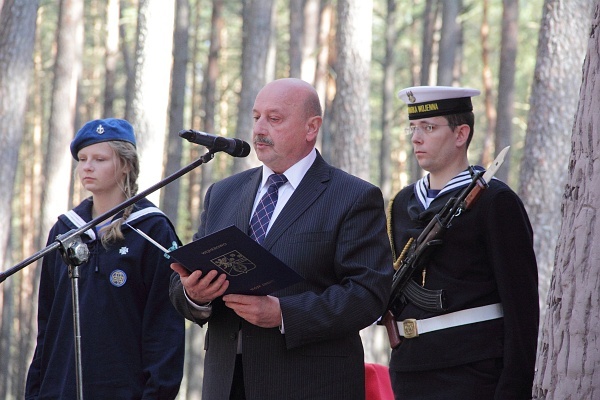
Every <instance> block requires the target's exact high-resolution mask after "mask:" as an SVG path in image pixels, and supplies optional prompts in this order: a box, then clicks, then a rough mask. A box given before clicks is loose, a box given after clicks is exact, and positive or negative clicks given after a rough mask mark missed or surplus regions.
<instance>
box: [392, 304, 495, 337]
mask: <svg viewBox="0 0 600 400" xmlns="http://www.w3.org/2000/svg"><path fill="white" fill-rule="evenodd" d="M503 315H504V314H503V312H502V304H500V303H496V304H490V305H487V306H482V307H475V308H469V309H467V310H460V311H456V312H453V313H449V314H444V315H439V316H437V317H431V318H426V319H412V318H411V319H405V320H404V321H397V324H398V331H399V332H400V336H404V338H405V339H412V338H415V337H417V336H419V335H422V334H423V333H427V332H433V331H439V330H441V329H447V328H453V327H455V326H460V325H467V324H474V323H476V322H482V321H489V320H491V319H497V318H502V316H503Z"/></svg>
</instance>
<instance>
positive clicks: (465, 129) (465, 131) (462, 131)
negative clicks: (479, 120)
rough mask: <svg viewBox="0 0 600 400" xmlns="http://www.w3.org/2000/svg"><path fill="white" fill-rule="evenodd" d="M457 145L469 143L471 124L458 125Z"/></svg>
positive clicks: (456, 130)
mask: <svg viewBox="0 0 600 400" xmlns="http://www.w3.org/2000/svg"><path fill="white" fill-rule="evenodd" d="M455 132H456V147H461V146H463V145H465V144H466V143H467V140H469V134H470V133H471V128H469V125H467V124H462V125H459V126H457V127H456V129H455Z"/></svg>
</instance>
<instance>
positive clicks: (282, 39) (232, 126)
mask: <svg viewBox="0 0 600 400" xmlns="http://www.w3.org/2000/svg"><path fill="white" fill-rule="evenodd" d="M597 17H598V2H597V0H595V1H590V0H530V1H521V2H519V1H518V0H455V1H454V0H244V1H237V0H212V1H208V0H137V1H136V0H121V1H119V0H108V1H100V0H85V1H84V0H60V1H49V0H48V1H44V0H40V1H37V0H0V144H1V145H2V152H1V153H0V184H1V185H2V188H3V191H2V193H0V259H1V260H2V263H3V267H2V268H0V270H2V271H6V270H9V268H11V266H15V265H18V268H17V269H18V272H16V273H14V274H12V272H15V271H14V268H13V269H11V270H9V271H10V272H11V274H10V275H8V276H7V275H3V276H2V278H3V283H2V287H1V290H0V313H1V314H0V315H1V318H0V359H1V360H2V362H1V363H0V397H2V398H4V399H13V398H22V397H23V387H24V382H25V375H26V371H27V368H28V365H29V362H30V360H31V355H32V351H33V348H34V345H35V335H36V332H37V327H36V307H37V287H38V279H39V263H38V262H37V260H36V261H35V262H31V264H27V265H23V264H24V262H23V260H25V263H27V261H28V259H30V258H31V256H32V255H33V256H34V257H33V258H35V254H38V252H39V251H41V250H42V249H43V248H44V247H45V243H46V239H47V238H46V235H47V232H48V230H49V228H50V226H51V225H52V224H53V223H54V221H55V220H56V217H57V216H58V215H59V214H61V213H63V212H65V211H67V210H69V209H70V208H72V206H73V205H76V204H78V203H79V202H80V201H81V200H82V199H83V198H84V197H85V196H87V195H89V194H88V193H85V192H84V191H83V190H82V188H81V186H80V185H79V183H78V182H77V180H76V179H74V174H73V168H74V164H73V160H72V158H71V155H70V153H69V151H68V147H69V143H70V141H71V139H72V138H73V135H74V133H75V132H76V131H77V129H78V128H79V127H80V126H81V125H82V124H83V123H85V122H86V121H88V120H91V119H96V118H104V117H118V118H126V119H128V120H129V121H131V122H132V124H133V125H134V127H135V130H136V134H137V138H138V149H139V151H140V155H141V170H142V173H141V176H140V181H139V184H140V185H139V186H140V190H144V189H147V188H149V187H150V186H152V185H154V184H156V183H157V182H159V181H160V180H161V179H162V178H164V177H165V176H168V175H170V174H172V173H173V172H175V171H178V170H179V169H180V168H182V167H184V166H186V165H188V164H189V163H191V162H192V161H194V160H196V159H197V158H198V157H199V156H201V155H202V154H203V153H204V149H203V148H202V147H201V146H197V145H193V144H192V145H190V143H187V142H184V141H183V140H182V139H181V138H180V137H179V136H178V135H177V133H178V132H179V131H180V130H183V129H195V130H200V131H205V132H208V133H212V134H216V135H222V136H227V137H237V138H240V139H243V140H246V141H248V142H250V141H251V139H250V138H251V130H252V116H251V108H252V103H253V101H254V97H255V96H256V93H257V92H258V90H259V89H260V88H261V87H262V86H263V85H264V84H265V83H267V82H269V81H271V80H273V79H276V78H281V77H289V76H291V77H298V78H302V79H304V80H306V81H308V82H310V83H311V84H313V85H314V86H315V88H316V89H317V91H318V92H319V94H320V96H321V99H322V103H323V108H324V110H325V119H324V125H323V128H322V130H321V133H320V138H319V143H318V146H317V147H318V148H319V150H320V151H321V153H322V154H323V156H324V157H325V158H326V159H327V160H328V161H329V162H330V163H332V164H333V165H335V166H338V167H340V168H342V169H344V170H346V171H348V172H350V173H353V174H355V175H358V176H360V177H362V178H364V179H366V180H368V181H370V182H372V183H374V184H376V185H377V186H379V187H381V189H382V191H383V193H384V197H385V199H386V200H389V199H390V198H391V197H392V196H393V194H394V193H396V192H397V191H398V190H399V189H400V188H402V187H403V186H404V185H406V184H408V183H410V182H412V181H414V180H416V179H418V178H419V177H420V176H422V173H423V172H422V171H421V170H420V169H419V168H418V165H417V164H416V162H415V160H414V157H412V153H411V145H410V141H409V140H408V137H407V136H406V135H405V134H404V128H405V127H406V125H407V115H406V109H405V106H404V104H402V102H401V101H400V100H398V99H397V98H396V96H395V94H396V93H397V91H398V90H400V89H402V88H404V87H408V86H415V85H448V86H452V85H460V86H468V87H474V88H478V89H480V90H481V92H482V93H481V96H479V97H476V98H474V99H473V100H474V108H475V112H476V129H475V137H474V140H473V143H472V144H471V146H470V149H469V158H470V160H471V162H472V163H474V164H481V165H484V166H486V165H488V164H489V163H490V162H491V160H492V159H493V157H494V154H496V153H497V152H498V151H499V150H500V149H502V148H503V147H505V146H507V145H510V146H511V151H510V153H509V156H510V157H509V159H508V160H507V161H506V162H505V164H504V165H503V167H502V168H501V170H500V171H499V173H498V174H497V176H498V177H499V178H500V179H503V180H504V181H506V182H507V183H509V185H510V186H511V187H513V189H515V191H517V192H518V193H519V194H520V195H521V197H522V199H523V201H524V203H525V205H526V207H527V210H528V212H529V215H530V218H531V221H532V225H533V227H534V231H535V243H536V255H537V257H538V263H539V274H540V307H541V310H542V315H543V316H544V315H545V312H546V309H547V308H548V305H547V301H546V299H547V297H549V296H548V292H549V288H550V284H551V282H552V280H553V278H552V273H553V268H554V265H555V262H556V260H559V259H560V257H559V255H558V254H557V255H555V249H556V248H557V240H559V234H560V232H561V218H562V217H564V215H563V214H562V213H561V209H564V208H565V203H564V201H565V198H566V197H567V196H566V195H565V191H566V188H567V187H568V185H567V186H565V185H566V184H567V178H568V176H567V175H568V174H567V172H570V171H571V170H569V169H568V167H569V166H573V165H574V162H573V159H572V160H571V162H570V161H569V156H570V155H571V156H573V154H572V151H570V150H571V149H572V147H573V146H574V145H573V146H572V143H571V142H570V141H571V135H572V133H573V134H574V135H575V126H576V124H575V122H576V120H575V117H576V111H578V104H579V106H580V107H581V103H578V102H580V87H581V86H582V85H581V84H582V79H584V80H585V73H582V72H584V71H582V69H584V67H582V66H585V64H584V59H586V49H587V50H588V57H590V49H591V50H594V51H595V53H592V56H593V57H595V60H596V62H597V58H598V54H596V53H597V46H596V48H593V46H592V44H590V43H592V42H591V41H592V40H595V41H596V43H597V41H598V38H597V37H596V36H594V35H595V34H596V28H597ZM574 22H576V23H574ZM590 65H591V66H594V65H595V64H594V63H593V62H592V63H591V64H590ZM590 68H591V67H590ZM159 160H162V162H160V161H159ZM255 165H258V160H257V159H256V157H255V156H254V154H251V155H250V156H249V157H247V158H243V159H242V158H235V159H234V158H232V157H230V156H228V155H226V154H224V153H217V155H216V157H215V159H214V160H213V161H212V162H210V163H207V164H204V165H202V166H201V167H199V168H196V169H194V170H193V171H192V172H190V173H189V174H186V175H185V176H183V177H182V178H180V179H178V180H176V181H174V182H173V183H170V184H169V185H167V186H165V187H164V188H162V189H161V190H160V191H157V192H155V193H153V194H151V195H150V196H149V198H150V199H151V200H153V201H155V202H156V203H158V204H160V207H161V208H162V209H163V210H164V211H165V212H166V213H167V214H168V215H169V216H170V218H171V219H172V221H173V222H174V224H175V225H176V227H177V231H178V234H179V235H180V237H181V239H182V241H183V242H184V243H187V242H189V241H190V240H191V236H192V234H193V232H194V231H195V230H196V228H197V226H198V221H199V215H200V212H201V209H202V200H203V194H204V192H205V191H206V189H207V188H208V186H209V185H210V184H211V183H212V182H214V181H216V180H219V179H222V178H224V177H226V176H229V175H231V174H233V173H235V172H237V171H240V170H243V169H246V168H248V167H250V166H255ZM561 202H562V204H561ZM564 240H568V238H567V239H564ZM592 260H593V257H592ZM565 263H567V261H565ZM592 284H597V282H595V283H592ZM592 290H593V287H592ZM596 292H597V289H596ZM595 300H597V298H595ZM542 318H544V317H542ZM586 318H587V317H586V316H585V315H583V316H582V320H581V321H580V322H581V324H582V325H584V326H586V327H588V328H586V329H585V331H584V332H583V333H582V332H580V335H585V334H586V333H588V332H589V331H590V329H589V324H588V322H589V321H588V320H587V319H586ZM543 320H544V319H542V321H543ZM596 331H597V329H596V330H594V334H597V332H596ZM542 332H545V334H547V335H549V336H550V337H551V336H552V335H553V332H554V330H553V328H552V326H549V327H546V328H545V330H543V331H541V334H540V341H541V347H540V348H541V349H543V350H544V351H540V356H539V361H538V362H541V361H543V362H547V361H548V359H549V358H552V357H551V355H552V347H551V346H550V345H551V344H552V340H551V339H548V338H546V340H544V339H543V338H542ZM203 335H204V332H203V330H202V329H201V328H199V327H198V326H194V325H192V324H188V325H187V335H186V363H185V376H184V382H183V385H182V389H181V392H180V395H179V398H181V399H197V398H200V394H199V393H200V390H201V380H202V379H201V377H202V359H203V343H202V342H203ZM362 336H363V342H364V345H365V361H369V362H378V363H382V364H386V363H387V361H388V358H389V346H388V343H387V337H386V335H385V332H384V329H383V328H382V327H377V326H374V327H370V328H367V329H365V330H364V331H363V332H362ZM594 337H595V336H594ZM548 342H551V343H550V345H549V344H548ZM594 343H595V341H594ZM83 351H85V350H83ZM560 351H561V350H560V349H559V350H556V352H558V353H559V352H560ZM565 351H568V348H567V349H566V350H565ZM594 355H595V357H590V358H589V359H587V362H588V364H589V363H591V365H592V366H597V365H598V360H599V359H600V357H598V355H597V351H596V352H595V353H594ZM555 363H556V362H552V363H548V365H550V364H552V365H555ZM544 365H546V364H544ZM586 366H587V364H586ZM538 371H540V372H539V373H538V374H537V376H536V387H534V391H535V392H536V393H537V395H538V396H539V398H542V397H544V398H546V397H545V396H547V398H551V396H550V393H552V391H553V390H555V389H553V388H551V387H549V386H550V385H549V382H550V380H549V378H548V377H546V374H550V375H552V377H553V378H554V377H556V376H561V375H563V374H566V375H569V374H570V375H571V376H570V377H571V380H566V382H569V383H570V384H572V385H574V386H578V389H576V390H582V389H581V387H582V385H581V384H579V385H577V384H575V383H573V382H574V381H579V382H581V381H584V382H587V387H588V390H589V387H590V386H591V387H592V390H593V388H594V387H596V386H598V385H600V383H599V382H597V381H598V379H595V368H592V369H591V370H590V369H589V368H587V369H586V368H584V367H582V368H580V369H579V370H578V372H576V373H573V372H572V371H570V370H569V368H564V369H563V370H562V371H561V370H560V369H556V368H552V369H550V368H541V366H538ZM573 374H574V375H575V376H573ZM583 387H586V385H583ZM596 390H598V389H597V387H596ZM557 398H567V397H557ZM573 398H576V397H573ZM581 398H584V397H581Z"/></svg>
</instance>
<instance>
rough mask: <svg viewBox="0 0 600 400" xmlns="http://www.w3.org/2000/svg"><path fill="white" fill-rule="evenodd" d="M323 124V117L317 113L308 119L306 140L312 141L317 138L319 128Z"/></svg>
mask: <svg viewBox="0 0 600 400" xmlns="http://www.w3.org/2000/svg"><path fill="white" fill-rule="evenodd" d="M322 124H323V118H322V117H321V116H319V115H315V116H314V117H310V118H309V119H308V121H306V128H307V129H306V140H307V141H309V142H311V141H313V140H315V139H316V138H317V134H318V133H319V129H321V125H322Z"/></svg>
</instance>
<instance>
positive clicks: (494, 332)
mask: <svg viewBox="0 0 600 400" xmlns="http://www.w3.org/2000/svg"><path fill="white" fill-rule="evenodd" d="M478 94H479V91H478V90H474V89H466V88H455V87H427V86H421V87H413V88H408V89H404V90H402V91H400V93H399V97H400V98H401V99H402V100H403V101H405V102H406V103H407V106H408V113H409V121H410V125H409V127H408V128H407V133H409V134H410V135H411V139H412V144H413V148H414V154H415V156H416V158H417V160H418V162H419V165H420V166H421V168H423V169H424V170H425V171H427V172H428V174H427V175H426V176H425V177H423V178H422V179H420V180H419V181H417V182H416V183H413V184H412V185H409V186H407V187H405V188H404V189H402V190H401V191H400V192H399V193H398V194H397V195H396V196H395V198H394V199H393V201H392V204H391V208H390V218H391V224H390V227H391V229H390V230H391V232H390V233H391V237H392V244H393V247H394V251H395V254H396V255H398V254H399V253H400V252H401V251H402V249H403V248H404V246H405V245H406V243H407V242H408V240H409V239H410V238H415V239H416V238H417V237H418V236H419V233H420V232H421V231H422V230H423V228H424V227H425V226H426V225H427V224H428V223H429V221H430V220H431V218H432V217H433V216H434V215H435V214H436V213H438V212H439V211H440V210H441V209H442V207H443V206H444V205H445V204H446V202H447V201H448V200H449V199H450V198H451V197H453V196H457V195H458V193H459V192H460V191H461V190H462V189H464V188H465V186H467V185H468V184H469V183H470V182H471V180H472V174H473V173H474V171H476V170H478V169H482V168H481V167H473V168H470V167H469V163H468V160H467V148H468V145H469V142H470V141H471V137H472V135H473V125H474V122H473V121H474V116H473V112H472V109H473V108H472V104H471V97H472V96H475V95H478ZM488 183H489V187H488V188H487V189H485V190H483V192H482V195H481V197H480V198H479V199H478V200H477V202H476V203H475V204H474V206H473V208H472V209H470V210H468V211H466V212H463V213H462V214H461V215H459V216H457V217H455V218H454V219H453V221H452V224H451V226H450V228H449V229H448V230H447V231H446V232H445V235H444V237H443V242H442V243H441V245H439V246H436V248H435V249H434V250H433V251H432V252H431V254H430V257H429V258H428V259H427V260H426V261H425V262H424V263H423V265H422V266H420V267H419V274H418V276H415V277H414V279H415V281H417V283H418V284H419V285H423V286H424V287H425V288H427V289H436V290H437V289H441V290H444V292H445V295H446V304H445V306H446V307H447V309H446V310H445V311H440V312H431V311H425V310H423V309H420V308H419V307H417V306H415V305H414V304H412V303H410V302H409V303H408V305H407V306H406V307H405V308H403V309H402V311H401V312H400V313H399V315H397V316H396V317H397V320H398V321H399V322H398V326H399V328H400V330H401V334H403V335H404V336H405V337H403V338H402V342H401V344H400V346H399V347H397V348H396V349H395V350H393V351H392V356H391V361H390V377H391V380H392V385H393V388H394V392H395V395H396V397H397V398H402V399H461V400H465V399H477V400H482V399H497V400H500V399H501V400H507V399H529V398H531V387H532V382H533V374H534V366H535V354H536V343H537V332H538V320H539V305H538V291H537V265H536V260H535V255H534V251H533V234H532V229H531V226H530V223H529V219H528V217H527V213H526V212H525V209H524V207H523V204H522V202H521V200H520V199H519V198H518V197H517V195H516V194H515V193H514V192H513V191H512V190H511V189H510V188H509V187H508V186H507V185H506V184H504V183H503V182H500V181H499V180H497V179H492V180H490V182H488ZM421 267H422V268H421ZM408 319H416V320H417V322H416V329H417V332H418V336H416V337H410V336H411V335H410V333H409V329H408V328H407V331H406V332H403V328H404V327H405V326H406V325H404V324H403V323H402V321H405V320H408ZM424 319H427V321H426V322H423V321H422V320H424ZM409 323H410V322H409ZM411 326H412V325H411Z"/></svg>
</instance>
